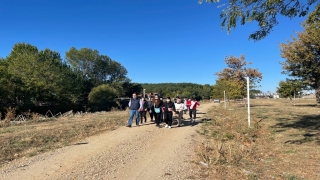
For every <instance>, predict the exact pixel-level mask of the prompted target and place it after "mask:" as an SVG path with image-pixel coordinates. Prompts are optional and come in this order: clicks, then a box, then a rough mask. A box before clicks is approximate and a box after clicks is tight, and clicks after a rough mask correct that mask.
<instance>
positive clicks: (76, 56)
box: [66, 47, 127, 86]
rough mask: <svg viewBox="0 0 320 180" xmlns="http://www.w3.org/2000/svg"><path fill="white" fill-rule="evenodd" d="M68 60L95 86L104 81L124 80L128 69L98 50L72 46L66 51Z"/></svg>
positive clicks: (73, 67)
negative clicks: (78, 48)
mask: <svg viewBox="0 0 320 180" xmlns="http://www.w3.org/2000/svg"><path fill="white" fill-rule="evenodd" d="M66 60H67V62H68V63H69V64H70V66H71V67H72V69H74V70H79V71H81V72H83V74H84V75H85V76H86V77H87V79H88V80H90V81H91V82H92V83H93V85H94V86H98V85H101V84H104V83H112V82H117V81H120V82H121V81H124V80H125V79H126V75H127V70H126V69H125V68H124V67H123V66H122V65H121V64H120V63H119V62H116V61H114V60H112V59H111V58H110V57H108V56H105V55H100V54H99V52H98V51H97V50H93V49H89V48H81V49H80V50H77V49H76V48H74V47H71V48H70V50H69V51H68V52H66Z"/></svg>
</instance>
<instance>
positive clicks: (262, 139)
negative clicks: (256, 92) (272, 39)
mask: <svg viewBox="0 0 320 180" xmlns="http://www.w3.org/2000/svg"><path fill="white" fill-rule="evenodd" d="M319 112H320V110H319V108H317V107H316V104H315V102H314V100H298V101H297V102H296V105H295V106H294V105H293V104H292V103H291V101H290V100H289V99H281V100H280V99H255V100H252V101H251V128H248V116H247V115H248V114H247V108H246V107H244V105H243V104H239V103H231V104H228V106H227V108H226V109H224V106H223V104H221V106H219V107H214V108H213V109H211V110H210V111H209V112H208V113H207V117H209V119H211V120H206V121H203V124H202V126H201V128H200V129H199V130H198V135H199V136H198V138H197V139H198V140H197V143H196V146H195V151H196V152H197V154H198V159H197V160H195V162H194V163H196V165H197V166H198V167H199V168H201V172H200V173H199V174H197V177H193V178H194V179H288V180H289V179H290V180H292V179H295V180H298V179H320V174H319V169H320V165H319V163H318V162H319V160H320V150H319V145H320V113H319Z"/></svg>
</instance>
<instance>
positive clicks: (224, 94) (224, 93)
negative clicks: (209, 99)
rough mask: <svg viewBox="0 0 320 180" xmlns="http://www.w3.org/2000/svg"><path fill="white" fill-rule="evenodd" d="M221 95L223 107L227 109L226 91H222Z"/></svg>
mask: <svg viewBox="0 0 320 180" xmlns="http://www.w3.org/2000/svg"><path fill="white" fill-rule="evenodd" d="M223 96H224V109H227V106H226V91H223Z"/></svg>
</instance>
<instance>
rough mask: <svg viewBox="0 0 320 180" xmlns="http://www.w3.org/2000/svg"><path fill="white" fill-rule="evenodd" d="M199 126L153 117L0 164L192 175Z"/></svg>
mask: <svg viewBox="0 0 320 180" xmlns="http://www.w3.org/2000/svg"><path fill="white" fill-rule="evenodd" d="M212 105H213V103H207V104H202V105H201V106H200V107H199V108H198V113H200V114H199V115H198V116H199V117H200V118H201V116H202V117H204V116H205V114H201V113H205V112H206V111H207V109H208V108H209V107H210V106H212ZM184 116H185V117H188V116H187V114H186V115H184ZM162 126H163V125H162ZM199 127H200V124H197V123H196V124H195V125H194V126H191V125H190V124H189V120H186V121H185V126H182V127H175V126H173V128H172V129H168V128H164V127H162V128H157V127H155V124H153V123H146V124H144V125H142V126H140V127H136V126H135V125H134V126H133V127H132V128H127V127H120V128H119V129H117V130H114V131H110V132H106V133H103V134H100V135H97V136H92V137H90V138H87V139H85V140H84V141H82V142H79V143H77V145H72V146H67V147H63V148H60V149H57V150H54V151H51V152H47V153H44V154H41V155H38V156H35V157H31V158H21V159H18V160H15V161H12V162H10V163H9V164H6V165H5V166H3V167H1V169H0V173H1V175H0V179H3V180H7V179H8V180H15V179H17V180H18V179H19V180H20V179H26V180H28V179H36V180H38V179H41V180H43V179H139V180H140V179H153V180H155V179H190V178H192V177H194V174H195V171H197V169H196V166H195V165H194V164H193V163H191V161H192V160H193V159H194V157H195V156H196V155H195V152H194V151H193V144H194V143H193V138H194V135H195V134H196V130H197V129H198V128H199Z"/></svg>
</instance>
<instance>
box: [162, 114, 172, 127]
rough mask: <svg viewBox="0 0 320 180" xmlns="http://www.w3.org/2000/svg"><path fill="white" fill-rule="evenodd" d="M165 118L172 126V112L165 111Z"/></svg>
mask: <svg viewBox="0 0 320 180" xmlns="http://www.w3.org/2000/svg"><path fill="white" fill-rule="evenodd" d="M163 114H164V119H165V122H166V124H168V126H172V112H164V113H163Z"/></svg>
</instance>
